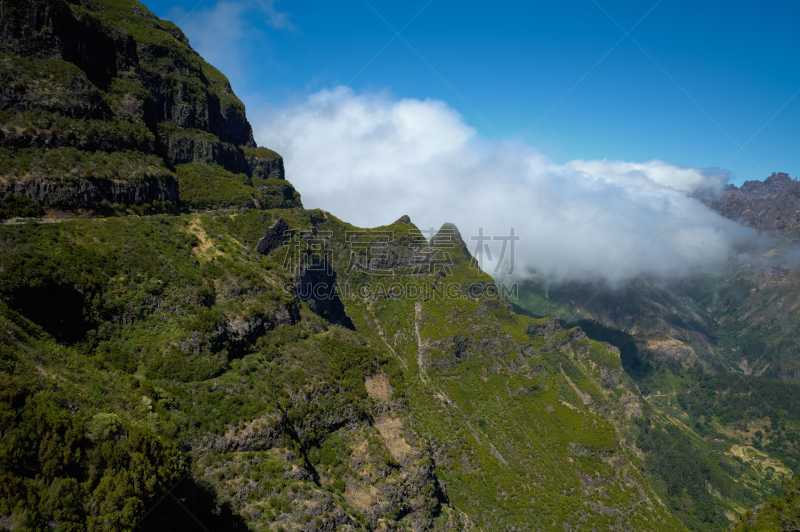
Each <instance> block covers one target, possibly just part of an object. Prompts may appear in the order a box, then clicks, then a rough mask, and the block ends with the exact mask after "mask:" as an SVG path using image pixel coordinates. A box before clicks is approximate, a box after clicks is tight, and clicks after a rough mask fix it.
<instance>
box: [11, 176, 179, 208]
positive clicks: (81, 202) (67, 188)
mask: <svg viewBox="0 0 800 532" xmlns="http://www.w3.org/2000/svg"><path fill="white" fill-rule="evenodd" d="M9 192H11V193H13V194H15V195H17V196H22V197H25V198H30V199H32V200H35V201H37V202H39V203H41V204H42V205H47V206H50V207H56V208H63V209H74V208H85V209H95V208H97V207H100V206H101V204H103V202H106V203H108V204H110V205H113V204H118V205H144V204H153V203H155V202H162V203H166V202H169V203H170V204H171V205H172V206H173V207H174V206H177V203H178V183H177V181H175V179H174V178H173V177H172V176H168V177H164V178H161V179H159V178H155V177H143V178H141V179H140V180H138V181H117V180H111V179H71V180H67V181H64V182H59V181H54V180H49V179H28V180H24V181H12V182H5V183H3V182H0V196H4V195H6V194H7V193H9ZM110 205H109V206H110Z"/></svg>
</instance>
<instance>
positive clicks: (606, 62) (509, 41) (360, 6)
mask: <svg viewBox="0 0 800 532" xmlns="http://www.w3.org/2000/svg"><path fill="white" fill-rule="evenodd" d="M146 4H147V6H148V7H149V8H150V9H151V10H152V11H153V12H155V13H156V14H157V15H158V16H159V17H161V18H164V19H169V20H173V21H174V22H176V23H178V22H180V25H181V27H182V28H183V29H184V31H185V32H186V33H187V36H188V37H189V39H190V40H191V42H192V44H193V46H195V47H196V48H197V49H198V51H199V52H200V53H201V54H202V55H203V56H204V57H206V58H207V59H208V60H209V61H210V62H212V64H215V66H217V67H218V68H220V70H222V71H223V73H225V74H226V75H228V77H229V78H230V79H231V82H232V84H233V87H234V90H235V91H236V92H237V94H239V96H240V97H241V98H242V99H243V100H244V101H245V103H246V104H247V105H248V108H249V109H253V108H258V107H260V106H281V105H290V104H291V103H292V102H298V101H301V100H303V99H305V98H306V97H308V95H310V94H313V93H317V92H318V91H320V90H324V89H330V88H333V87H337V86H342V85H345V84H349V87H351V88H352V89H353V91H354V93H355V94H362V93H374V92H379V91H388V93H389V94H391V95H392V97H393V98H396V99H402V98H414V99H420V100H425V99H433V100H440V101H443V102H445V103H446V104H447V105H449V106H450V107H452V108H453V109H455V110H456V111H457V112H458V113H460V114H461V115H462V117H463V120H464V122H466V124H468V125H469V126H471V127H473V128H475V129H476V130H477V132H478V133H479V134H480V135H481V136H482V137H486V138H489V139H492V138H500V139H516V138H519V137H520V136H522V135H524V134H526V133H527V135H526V136H525V138H524V142H525V144H526V145H528V146H531V147H534V148H536V149H537V150H539V151H540V152H542V153H544V154H546V155H547V156H548V157H550V158H551V159H552V160H554V161H555V162H557V163H559V164H562V163H566V162H567V161H570V160H574V159H604V158H605V159H609V160H625V161H636V162H644V161H648V160H651V159H654V158H658V159H662V160H665V161H668V162H670V163H674V164H677V165H684V166H693V167H700V168H707V167H721V166H723V165H725V166H724V167H725V168H726V169H728V170H730V171H731V172H732V173H733V176H734V178H733V180H734V182H735V183H741V182H742V181H743V180H745V179H762V178H763V177H765V172H767V174H768V173H770V172H772V171H785V172H789V174H790V175H791V176H796V175H798V174H800V150H798V146H800V127H798V124H800V94H798V96H797V97H796V98H794V99H791V98H792V97H793V95H795V94H796V93H797V92H798V90H800V39H798V37H797V35H796V30H797V22H798V21H800V16H799V15H800V4H798V3H796V2H774V3H772V4H771V5H768V4H762V5H756V4H755V3H753V2H748V3H745V2H725V3H722V2H719V3H717V2H705V3H698V2H688V1H676V0H663V1H661V2H659V3H658V4H656V3H655V2H619V1H610V0H598V3H595V2H593V1H592V0H575V1H571V0H568V1H563V2H506V3H502V4H497V5H493V6H491V7H489V5H488V4H487V3H486V2H468V1H462V2H457V3H455V2H446V1H444V0H433V1H431V2H428V1H427V0H423V1H407V2H386V1H378V0H374V1H373V0H370V3H369V4H368V3H366V2H363V1H361V0H359V1H342V2H329V1H328V2H321V1H297V2H291V3H290V2H279V1H278V2H269V1H262V2H235V1H223V2H215V1H214V0H204V1H203V2H201V3H200V4H199V5H198V4H197V1H196V0H188V1H178V2H174V1H150V2H147V3H146ZM654 6H655V7H654ZM651 8H652V10H651ZM604 10H605V12H604ZM648 11H650V12H649V14H647V13H648ZM606 13H607V14H606ZM645 14H647V15H646V16H645ZM643 16H644V19H642V17H643ZM412 18H413V20H412ZM612 18H613V19H614V20H613V21H612ZM384 19H385V20H384ZM640 19H642V20H641V21H640ZM409 21H410V23H409ZM614 21H616V23H618V24H619V26H621V27H622V28H624V29H625V30H626V31H627V30H629V29H630V28H631V27H633V26H634V25H635V24H637V22H638V21H640V22H639V24H638V26H636V27H635V28H634V29H633V30H632V31H631V32H630V36H631V37H632V38H633V40H635V41H636V42H634V41H633V40H632V39H630V38H627V37H625V33H624V31H623V30H622V29H620V27H618V26H617V24H615V22H614ZM406 24H408V25H407V26H406ZM390 25H391V26H392V27H393V28H394V29H396V30H400V29H401V28H403V27H404V26H405V29H403V31H402V33H401V37H402V38H401V37H396V36H395V33H394V31H393V30H392V29H391V28H390V27H389V26H390ZM393 37H394V39H392V38H393ZM620 39H622V40H621V41H620ZM637 43H638V45H637ZM615 45H616V46H615ZM640 46H641V48H640ZM648 55H649V57H648ZM598 61H599V63H598ZM656 63H658V65H657V64H656ZM594 65H596V66H594ZM659 65H660V66H659ZM593 66H594V68H592V67H593ZM576 84H577V85H576ZM790 99H791V100H790ZM787 102H788V103H787ZM781 108H782V110H780V109H781ZM779 110H780V111H779ZM776 113H777V114H776ZM773 115H774V117H773ZM770 119H771V120H770ZM534 126H535V127H534ZM531 128H533V129H531ZM762 128H763V129H762ZM759 130H760V131H759ZM753 135H755V137H753ZM751 137H752V140H750V139H751ZM748 141H749V142H748ZM746 142H747V144H746V145H745V146H744V151H743V152H739V153H738V154H737V153H736V152H737V149H738V147H737V144H738V145H740V146H741V145H744V144H745V143H746Z"/></svg>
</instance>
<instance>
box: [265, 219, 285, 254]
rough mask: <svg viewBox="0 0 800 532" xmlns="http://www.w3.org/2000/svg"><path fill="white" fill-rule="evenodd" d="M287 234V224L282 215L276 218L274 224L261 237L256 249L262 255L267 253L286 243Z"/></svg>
mask: <svg viewBox="0 0 800 532" xmlns="http://www.w3.org/2000/svg"><path fill="white" fill-rule="evenodd" d="M289 236H291V235H290V234H289V224H287V223H286V220H284V219H283V217H280V218H278V219H277V220H276V221H275V223H274V224H272V225H271V226H270V227H269V229H267V231H266V232H265V233H264V236H263V237H261V240H259V241H258V244H256V251H258V252H259V253H261V254H262V255H269V254H270V253H272V252H273V251H275V250H276V249H278V248H279V247H281V246H283V245H284V244H285V243H286V240H287V238H288V237H289Z"/></svg>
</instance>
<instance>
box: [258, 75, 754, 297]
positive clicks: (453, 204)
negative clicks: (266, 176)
mask: <svg viewBox="0 0 800 532" xmlns="http://www.w3.org/2000/svg"><path fill="white" fill-rule="evenodd" d="M250 114H251V115H252V116H253V117H254V118H255V120H253V122H254V130H255V136H256V139H257V141H258V142H259V145H266V146H270V147H273V148H275V149H276V150H279V151H281V153H282V154H283V155H284V158H285V163H286V170H287V178H288V179H289V180H291V181H292V183H293V184H294V185H295V186H296V187H297V188H298V190H300V192H301V193H302V195H303V203H304V204H305V206H306V207H307V208H321V209H324V210H326V211H329V212H331V213H333V214H334V215H336V216H338V217H339V218H342V219H344V220H346V221H348V222H351V223H353V224H355V225H358V226H361V227H376V226H380V225H385V224H388V223H391V222H393V221H394V220H396V219H397V218H399V217H400V216H401V215H403V214H408V215H409V216H410V217H411V220H412V221H413V222H414V223H415V224H416V225H417V226H419V227H420V228H421V229H426V228H428V227H439V226H440V225H441V224H442V223H444V222H453V223H455V224H456V225H457V226H458V228H459V229H460V231H461V234H462V236H463V237H464V240H465V241H466V242H467V245H468V246H469V247H470V251H473V254H474V251H475V250H474V248H475V246H476V244H477V241H472V240H471V239H470V237H471V236H476V235H478V234H479V228H481V227H482V228H483V234H484V235H490V236H503V235H508V234H509V232H510V228H512V227H513V228H514V232H515V234H516V235H518V236H519V237H520V240H519V241H518V242H517V243H516V249H515V251H516V264H515V272H514V275H525V274H527V273H528V272H529V271H530V270H535V271H536V272H538V273H539V274H540V275H545V276H548V277H551V278H553V279H554V280H562V279H589V280H596V279H605V280H607V279H611V280H612V282H619V281H624V280H626V279H630V278H633V277H637V276H639V275H651V276H653V275H655V276H661V277H674V276H681V275H685V274H690V273H696V272H701V271H710V270H713V269H715V268H719V267H721V266H723V265H725V264H727V263H729V261H731V260H744V259H747V258H748V257H749V255H748V253H750V252H753V251H754V250H755V249H757V246H758V245H759V243H760V242H759V237H758V235H757V233H756V232H755V231H753V230H751V229H748V228H745V227H742V226H741V225H739V224H736V223H734V222H732V221H730V220H727V219H725V218H724V217H722V216H720V215H719V214H717V213H716V212H715V211H713V210H711V209H709V208H708V207H706V206H705V205H703V204H702V203H701V202H700V201H698V200H696V199H694V198H692V197H691V195H692V194H693V192H694V191H696V190H697V189H698V188H701V187H703V188H707V189H715V188H719V187H721V186H722V185H723V184H724V183H725V182H726V181H727V179H728V176H727V175H726V174H725V173H723V172H720V171H716V172H715V171H709V170H702V169H697V168H685V167H680V166H676V165H673V164H670V163H667V162H664V161H659V160H653V161H647V162H643V163H633V162H625V161H606V160H602V161H598V160H594V161H583V160H575V161H570V162H568V163H566V164H562V165H559V164H555V163H554V162H553V161H551V160H549V159H548V158H547V157H546V156H544V155H543V154H542V153H540V152H538V151H537V150H535V149H533V148H531V147H529V146H526V145H525V144H524V143H521V142H520V143H518V142H517V141H516V140H515V139H508V140H505V141H498V140H492V139H487V138H484V137H482V136H480V135H478V134H477V133H476V131H475V130H474V129H473V128H471V127H469V126H468V125H467V124H466V123H465V122H464V120H463V118H462V117H461V116H460V115H459V114H458V113H457V112H455V111H454V110H453V109H452V108H450V107H448V106H447V105H446V104H445V103H443V102H440V101H434V100H414V99H400V100H398V99H393V98H392V97H391V96H390V95H388V94H386V93H379V94H355V93H354V92H353V91H352V90H350V89H348V88H341V87H340V88H334V89H332V90H325V91H322V92H319V93H317V94H314V95H312V96H310V97H309V98H307V99H306V100H305V101H302V102H299V103H296V104H293V105H290V106H288V107H283V108H279V109H278V108H276V109H271V110H261V111H257V112H255V113H253V112H252V111H251V113H250ZM501 244H502V242H501V241H497V242H492V246H493V247H492V252H493V258H494V260H495V261H496V260H497V257H498V255H499V251H500V246H501ZM508 257H509V256H508V254H506V256H505V259H506V261H505V264H503V265H502V267H501V268H500V269H499V270H498V272H495V273H496V274H498V275H501V274H503V273H504V272H507V268H508V265H509V264H508V261H507V259H508ZM483 258H484V259H486V258H487V257H486V255H485V254H484V257H483ZM484 269H485V270H486V271H488V272H489V273H493V272H494V269H495V264H493V263H490V262H488V261H487V262H485V263H484Z"/></svg>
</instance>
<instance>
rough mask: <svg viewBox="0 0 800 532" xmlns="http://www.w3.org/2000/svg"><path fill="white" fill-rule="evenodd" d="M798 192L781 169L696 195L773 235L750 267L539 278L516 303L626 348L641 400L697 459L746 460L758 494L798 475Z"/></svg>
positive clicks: (627, 366) (523, 287)
mask: <svg viewBox="0 0 800 532" xmlns="http://www.w3.org/2000/svg"><path fill="white" fill-rule="evenodd" d="M799 190H800V188H798V184H797V181H796V180H794V179H791V178H789V176H788V174H785V173H774V174H772V175H771V176H769V177H768V178H767V179H765V180H764V181H763V182H762V181H747V182H745V184H744V185H742V186H741V187H734V186H729V187H728V188H727V189H726V190H725V191H723V193H722V194H719V195H711V194H705V195H702V196H700V197H699V199H701V200H702V201H704V202H705V203H706V204H707V205H709V206H710V207H712V208H714V209H716V210H717V211H718V212H720V214H722V215H724V216H726V217H728V218H730V219H732V220H734V221H737V222H739V223H742V224H743V225H746V226H750V227H754V228H756V229H759V230H760V231H762V232H763V233H762V234H764V235H769V236H770V237H771V239H772V240H771V241H772V245H771V248H770V249H769V250H767V251H766V252H765V253H763V255H762V256H760V257H753V259H752V260H751V261H749V262H747V263H744V264H739V265H731V266H729V267H727V268H724V269H722V270H721V271H717V272H708V273H705V274H702V275H694V276H691V277H687V278H683V279H679V280H664V279H654V278H644V277H643V278H639V279H636V280H634V281H632V282H630V283H628V284H626V285H625V286H621V287H614V288H609V287H606V286H603V284H602V283H592V282H574V281H573V282H564V283H549V282H548V281H547V280H546V279H536V278H533V279H529V280H528V281H526V282H525V283H523V284H521V285H520V291H519V298H518V300H516V301H515V304H516V305H518V306H520V308H521V309H524V310H527V311H528V312H530V313H531V314H532V315H555V316H559V317H560V318H561V320H562V321H563V322H564V323H565V326H566V325H567V324H568V326H575V325H579V326H581V327H582V328H583V329H584V330H585V331H586V333H587V334H588V335H589V336H590V337H591V338H593V339H596V340H602V341H608V342H611V343H612V344H614V345H616V346H617V347H619V348H620V350H621V353H622V358H621V360H622V364H623V367H624V368H625V370H626V371H627V372H628V373H629V374H630V375H631V376H632V377H633V378H634V380H635V381H636V383H637V385H638V386H639V387H640V389H641V390H642V392H643V395H644V397H645V398H646V399H647V400H648V402H649V403H650V404H651V405H652V406H653V407H654V408H655V409H656V410H660V411H661V412H662V413H664V414H669V415H670V416H672V418H673V419H674V420H679V422H678V425H680V426H683V427H685V428H686V429H687V430H688V431H690V435H691V437H693V438H696V441H697V442H698V443H699V445H698V446H697V447H696V448H695V449H696V451H697V452H698V453H699V455H705V456H708V457H713V454H711V453H714V454H721V455H722V456H728V457H739V458H740V460H741V462H740V466H741V467H742V469H741V470H740V471H741V473H742V474H743V476H747V477H750V478H754V479H760V480H759V482H760V483H761V488H758V487H755V486H754V489H755V490H757V491H759V490H761V492H762V493H767V492H768V491H770V490H775V489H777V486H776V485H775V482H774V481H775V479H776V478H778V477H781V478H783V479H786V478H790V477H791V475H793V474H796V473H798V472H800V446H798V445H797V444H795V443H794V442H795V440H796V439H797V438H798V437H799V436H800V412H798V410H797V405H798V403H797V400H796V397H797V396H798V395H797V394H798V392H800V388H798V384H799V383H798V378H800V371H798V370H799V369H800V351H798V347H797V346H798V343H797V338H798V334H799V333H800V316H798V314H797V304H796V302H797V301H798V298H800V284H798V280H800V269H798V268H797V267H795V266H792V261H791V260H786V258H787V257H788V258H789V259H791V255H789V253H790V250H789V247H790V246H791V245H792V244H793V242H794V241H795V239H796V231H797V228H796V218H797V212H798V207H797V198H798V191H799ZM703 441H704V442H705V443H700V442H703ZM748 470H749V471H748ZM781 471H782V472H783V475H780V474H778V473H779V472H781ZM734 476H735V475H734ZM768 484H772V487H771V488H770V487H767V485H768ZM755 515H759V514H758V512H756V514H755ZM743 523H744V522H743ZM754 523H755V521H753V522H752V523H751V524H750V525H747V526H755V524H754ZM741 526H745V525H744V524H742V525H741ZM741 529H742V530H744V529H747V528H741ZM775 529H776V530H777V529H779V528H775Z"/></svg>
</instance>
